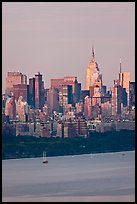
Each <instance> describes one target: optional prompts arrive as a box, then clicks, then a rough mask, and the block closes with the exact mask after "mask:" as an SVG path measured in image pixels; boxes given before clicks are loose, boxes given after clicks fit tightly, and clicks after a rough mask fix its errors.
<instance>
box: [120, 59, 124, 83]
mask: <svg viewBox="0 0 137 204" xmlns="http://www.w3.org/2000/svg"><path fill="white" fill-rule="evenodd" d="M119 84H120V86H123V84H122V69H121V58H120V72H119Z"/></svg>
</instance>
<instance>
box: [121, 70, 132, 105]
mask: <svg viewBox="0 0 137 204" xmlns="http://www.w3.org/2000/svg"><path fill="white" fill-rule="evenodd" d="M129 83H130V72H123V74H122V87H123V88H125V89H126V92H127V105H128V106H129Z"/></svg>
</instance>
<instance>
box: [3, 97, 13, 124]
mask: <svg viewBox="0 0 137 204" xmlns="http://www.w3.org/2000/svg"><path fill="white" fill-rule="evenodd" d="M5 115H6V116H9V118H10V119H11V120H15V119H16V103H15V98H14V97H13V96H12V97H11V98H8V99H7V100H6V105H5Z"/></svg>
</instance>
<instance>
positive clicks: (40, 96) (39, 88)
mask: <svg viewBox="0 0 137 204" xmlns="http://www.w3.org/2000/svg"><path fill="white" fill-rule="evenodd" d="M43 106H44V82H43V81H42V74H40V72H37V73H36V74H35V108H37V109H42V108H43Z"/></svg>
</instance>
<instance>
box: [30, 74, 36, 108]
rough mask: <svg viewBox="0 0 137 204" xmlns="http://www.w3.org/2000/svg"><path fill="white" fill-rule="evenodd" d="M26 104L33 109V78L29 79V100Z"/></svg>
mask: <svg viewBox="0 0 137 204" xmlns="http://www.w3.org/2000/svg"><path fill="white" fill-rule="evenodd" d="M28 104H29V105H31V106H32V107H33V108H34V107H35V78H30V79H29V100H28Z"/></svg>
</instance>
